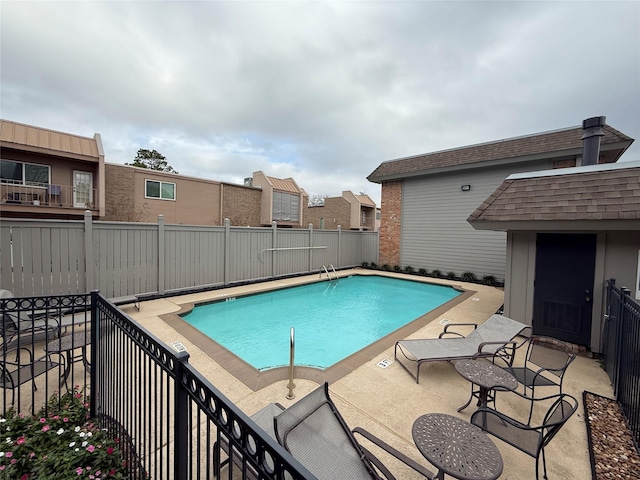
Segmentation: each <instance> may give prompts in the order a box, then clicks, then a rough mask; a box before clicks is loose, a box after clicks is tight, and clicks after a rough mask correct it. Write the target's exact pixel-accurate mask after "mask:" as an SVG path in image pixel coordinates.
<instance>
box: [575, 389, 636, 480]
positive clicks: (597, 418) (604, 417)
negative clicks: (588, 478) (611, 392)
mask: <svg viewBox="0 0 640 480" xmlns="http://www.w3.org/2000/svg"><path fill="white" fill-rule="evenodd" d="M583 399H584V410H585V421H586V424H587V438H588V440H589V449H590V456H591V471H592V474H593V480H608V479H625V480H626V479H634V480H637V479H639V478H640V454H638V451H637V450H636V448H635V445H634V443H633V437H632V436H631V431H630V430H629V426H628V425H627V422H626V421H625V419H624V416H623V415H622V410H621V409H620V405H618V403H617V402H616V401H615V400H613V399H611V398H607V397H602V396H600V395H597V394H595V393H591V392H586V391H585V392H584V395H583Z"/></svg>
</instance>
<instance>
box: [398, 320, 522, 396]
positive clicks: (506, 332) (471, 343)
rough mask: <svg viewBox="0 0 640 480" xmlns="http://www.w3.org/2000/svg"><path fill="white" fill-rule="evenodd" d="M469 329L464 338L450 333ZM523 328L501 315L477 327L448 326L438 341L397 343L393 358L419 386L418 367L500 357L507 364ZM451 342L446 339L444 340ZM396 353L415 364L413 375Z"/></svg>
mask: <svg viewBox="0 0 640 480" xmlns="http://www.w3.org/2000/svg"><path fill="white" fill-rule="evenodd" d="M460 326H472V327H474V329H473V331H472V332H471V333H470V334H469V335H467V336H464V335H462V334H461V333H458V332H455V331H452V330H450V328H451V327H460ZM526 328H530V327H529V326H528V325H525V324H524V323H520V322H516V321H515V320H512V319H510V318H507V317H505V316H503V315H497V314H496V315H492V316H491V317H489V318H488V319H487V320H486V321H485V322H484V323H481V324H480V325H478V324H474V323H450V324H447V325H446V326H445V328H444V331H443V332H442V333H441V334H440V335H439V337H438V338H425V339H410V340H400V341H398V342H396V345H395V349H394V353H393V355H394V358H395V359H396V360H398V363H400V365H401V366H402V367H403V368H404V369H405V370H406V371H407V372H409V375H411V376H412V377H413V378H415V379H416V383H420V366H421V365H422V364H423V363H425V362H438V361H453V360H459V359H462V358H480V357H493V356H499V357H502V358H503V359H504V360H505V362H507V364H509V365H510V364H511V362H512V361H513V352H514V351H515V348H516V342H514V341H513V339H514V338H515V337H516V336H518V335H519V334H520V333H522V331H523V330H524V329H526ZM449 336H451V337H453V338H447V337H449ZM398 352H400V353H401V354H402V357H404V359H405V361H408V362H413V363H415V364H416V373H415V375H414V374H413V372H412V371H411V370H410V369H409V367H408V366H407V365H405V364H404V363H403V361H402V360H399V358H398V357H399V355H398Z"/></svg>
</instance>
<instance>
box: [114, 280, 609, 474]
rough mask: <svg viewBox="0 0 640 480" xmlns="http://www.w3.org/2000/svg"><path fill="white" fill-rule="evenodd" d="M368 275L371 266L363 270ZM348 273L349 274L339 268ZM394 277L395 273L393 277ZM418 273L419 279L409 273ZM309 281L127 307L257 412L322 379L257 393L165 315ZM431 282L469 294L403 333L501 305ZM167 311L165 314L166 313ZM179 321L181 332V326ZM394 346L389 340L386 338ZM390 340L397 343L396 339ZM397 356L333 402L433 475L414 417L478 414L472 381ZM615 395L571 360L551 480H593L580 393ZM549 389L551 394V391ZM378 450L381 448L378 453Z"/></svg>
mask: <svg viewBox="0 0 640 480" xmlns="http://www.w3.org/2000/svg"><path fill="white" fill-rule="evenodd" d="M358 272H359V273H364V274H369V273H371V272H369V271H366V270H365V271H362V270H359V271H358ZM339 273H340V275H347V274H349V273H353V272H348V271H343V272H339ZM390 275H394V274H390ZM412 278H420V277H412ZM309 279H314V280H317V275H314V276H309V277H299V278H295V279H286V280H278V281H274V282H266V283H260V284H255V285H247V286H242V287H234V288H233V289H227V290H225V291H223V290H215V291H210V292H203V293H198V294H190V295H183V296H177V297H170V298H164V299H158V300H153V301H147V302H143V303H142V304H141V308H140V311H137V310H135V309H134V308H133V306H125V307H123V310H124V311H125V312H126V313H127V314H129V315H130V316H131V317H133V318H134V319H135V320H137V321H138V322H139V323H140V324H141V325H143V326H144V327H145V328H147V329H149V330H150V331H151V332H152V333H154V334H155V335H156V336H158V337H159V338H160V339H162V340H164V341H165V342H167V344H171V343H172V342H175V341H179V342H181V343H182V344H183V345H184V346H185V347H186V349H187V351H188V352H189V354H190V359H189V362H190V363H191V364H192V365H194V366H195V367H196V368H197V369H198V370H199V371H200V372H201V373H202V374H203V375H205V377H206V378H208V379H209V380H210V381H211V383H213V384H214V385H215V386H216V387H217V388H218V389H219V390H220V391H221V392H222V393H223V394H224V395H226V396H227V397H228V398H229V399H230V400H231V401H233V402H234V403H236V404H237V405H238V406H239V407H240V408H241V409H242V410H243V411H244V412H246V413H247V414H248V415H251V414H252V413H254V412H256V411H257V410H259V409H260V408H262V407H263V406H264V405H266V404H267V403H269V402H279V403H281V404H282V405H284V406H285V407H286V406H288V405H291V404H292V403H294V402H295V401H296V399H299V398H301V397H302V396H304V395H305V394H306V393H308V392H310V391H312V390H313V389H315V388H316V387H317V385H318V382H316V381H313V380H308V379H300V378H296V380H295V385H296V387H295V391H294V393H295V395H296V398H295V399H293V400H288V399H287V398H286V396H287V393H288V389H287V384H288V381H287V380H277V381H275V383H272V384H269V385H266V386H261V387H260V388H258V389H257V390H254V389H253V388H250V387H249V386H247V384H246V382H242V381H241V380H239V379H238V378H236V377H235V376H234V375H233V374H232V373H230V372H229V371H227V370H226V369H224V368H223V367H222V366H221V365H220V364H219V363H217V362H216V359H215V358H212V357H211V356H210V353H209V352H208V351H206V350H207V349H203V348H201V347H199V346H198V345H196V344H195V343H194V342H192V341H191V340H190V338H193V336H192V335H186V334H185V332H182V331H180V330H181V328H180V327H179V325H180V323H179V322H178V323H176V322H167V321H165V320H166V319H167V318H168V317H167V315H168V314H175V313H176V312H178V311H180V310H181V309H183V306H184V305H186V304H190V303H197V302H202V301H206V300H212V299H217V298H220V297H221V296H222V295H227V294H228V295H237V294H239V293H242V292H253V291H260V290H264V289H268V288H273V287H278V286H282V285H283V284H287V285H292V284H295V283H304V282H305V281H308V280H309ZM423 280H428V281H431V282H434V283H442V284H448V285H457V286H460V287H462V288H464V289H466V290H469V291H472V292H473V293H471V294H470V295H469V296H467V298H466V299H464V300H463V301H462V302H460V303H458V304H456V305H454V306H452V307H451V308H450V309H448V310H446V311H438V312H437V315H433V319H431V318H430V322H429V323H428V324H426V325H425V326H422V327H417V328H418V329H417V330H416V331H415V332H413V333H411V334H409V335H405V337H403V338H407V337H411V338H435V337H437V336H438V334H439V333H440V332H441V331H442V329H443V325H442V323H444V322H446V321H449V322H452V323H459V322H465V323H481V322H482V321H484V320H485V319H487V318H488V317H489V316H491V315H492V314H493V313H495V311H496V310H497V309H498V308H499V307H500V305H502V303H503V292H502V290H501V289H499V288H495V287H489V286H483V285H477V284H468V283H464V282H459V281H447V280H435V279H423ZM161 316H162V318H161ZM176 325H178V327H177V328H178V329H177V330H176V328H174V327H176ZM387 343H389V342H387ZM391 345H392V344H391ZM384 359H387V360H391V361H393V347H392V346H386V347H384V348H383V350H381V351H380V352H378V353H375V354H374V355H373V357H372V358H371V359H369V360H366V361H364V363H362V364H361V365H359V366H356V367H354V368H353V369H352V370H350V372H349V373H346V374H345V375H344V376H342V377H341V378H337V379H334V380H333V381H331V382H330V391H331V395H332V398H333V399H334V401H335V402H336V404H337V406H338V408H339V410H340V412H341V413H342V414H343V416H344V417H345V419H346V420H347V423H348V424H349V426H350V427H351V428H353V427H356V426H360V427H364V428H365V429H367V430H369V431H371V432H372V433H374V434H375V435H377V436H379V437H380V438H382V439H384V440H385V441H386V442H388V443H389V444H391V445H392V446H394V447H395V448H397V449H398V450H400V451H401V452H403V453H405V454H406V455H408V456H410V457H411V458H413V459H415V460H416V461H418V462H420V463H422V464H423V465H425V466H427V467H428V468H430V469H431V470H432V471H434V472H435V468H434V467H433V466H431V465H430V464H428V462H427V461H426V460H425V459H424V457H422V455H421V454H420V452H419V451H418V450H417V448H416V446H415V444H414V442H413V439H412V436H411V426H412V424H413V422H414V420H415V419H416V418H417V417H419V416H420V415H422V414H424V413H430V412H438V413H448V414H450V415H454V416H457V417H460V418H462V419H465V420H469V418H470V415H471V413H472V412H473V411H474V406H473V404H472V405H471V406H469V407H467V409H466V410H464V411H462V412H461V413H458V412H457V408H458V407H459V406H460V405H462V404H463V403H465V402H466V400H467V399H468V397H469V392H470V385H469V382H467V381H466V380H465V379H463V378H462V377H461V376H460V375H459V374H458V373H457V372H456V371H455V369H454V368H453V366H452V365H451V364H449V363H446V362H434V363H432V364H430V365H425V366H423V367H422V370H421V377H420V384H416V383H415V380H414V379H413V378H411V376H410V375H408V374H407V372H406V371H405V370H404V369H403V368H402V367H401V366H400V365H398V364H397V363H396V362H395V361H393V362H392V363H391V364H390V365H389V366H388V367H386V368H382V367H381V366H379V365H378V363H379V362H380V361H381V360H384ZM585 390H587V391H591V392H594V393H596V394H600V395H604V396H608V397H612V396H613V393H612V389H611V385H610V382H609V378H608V376H607V374H606V373H605V371H604V370H603V369H602V368H601V367H600V364H599V362H598V361H597V360H595V359H591V358H587V357H584V356H578V357H577V358H576V360H575V361H574V362H573V363H572V364H571V365H570V367H569V369H568V371H567V374H566V376H565V381H564V391H565V392H566V393H570V394H571V395H573V396H574V397H576V399H578V401H579V403H580V405H579V407H578V410H577V411H576V414H575V415H574V416H573V417H572V418H571V419H570V420H569V421H568V423H567V424H566V425H565V426H564V427H563V429H562V430H561V431H560V432H559V433H558V435H557V436H556V437H555V438H554V439H553V441H552V442H551V444H550V446H549V447H548V448H547V449H546V452H547V469H548V473H549V477H550V478H556V479H574V478H575V479H584V478H591V465H590V460H589V447H588V441H587V431H586V426H585V419H584V408H583V406H582V393H583V391H585ZM554 392H555V391H550V392H549V393H554ZM528 406H529V404H528V403H526V402H524V401H523V400H522V399H521V398H519V397H517V396H516V395H514V394H511V393H499V394H498V409H499V410H500V411H503V412H505V413H506V414H508V415H510V416H514V417H516V418H524V419H526V415H527V413H528ZM492 439H493V440H494V443H495V444H496V445H497V447H498V449H499V450H500V452H501V454H502V458H503V462H504V471H503V474H502V475H501V477H500V478H503V479H514V480H515V479H526V478H535V461H534V459H533V458H531V457H529V456H527V455H525V454H524V453H521V452H520V451H518V450H516V449H515V448H513V447H511V446H510V445H508V444H506V443H504V442H501V441H500V440H497V439H495V438H493V437H492ZM376 453H377V452H376ZM381 458H382V459H383V461H384V462H385V463H387V462H388V463H389V465H390V466H391V470H392V471H393V472H394V474H397V475H398V478H412V476H411V472H410V471H408V470H407V471H403V470H402V466H401V465H399V464H395V463H392V461H391V460H387V458H385V457H381Z"/></svg>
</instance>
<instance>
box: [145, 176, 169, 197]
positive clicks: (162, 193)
mask: <svg viewBox="0 0 640 480" xmlns="http://www.w3.org/2000/svg"><path fill="white" fill-rule="evenodd" d="M144 196H145V198H157V199H160V200H175V199H176V184H175V183H173V182H161V181H159V180H146V179H145V181H144Z"/></svg>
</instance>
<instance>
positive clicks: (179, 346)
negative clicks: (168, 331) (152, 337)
mask: <svg viewBox="0 0 640 480" xmlns="http://www.w3.org/2000/svg"><path fill="white" fill-rule="evenodd" d="M171 346H172V347H173V349H174V350H175V351H176V352H186V351H187V348H186V347H185V346H184V345H183V344H182V342H172V343H171Z"/></svg>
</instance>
